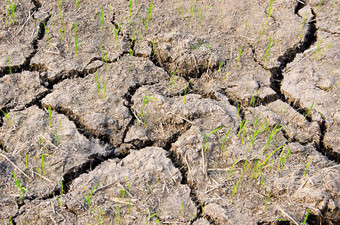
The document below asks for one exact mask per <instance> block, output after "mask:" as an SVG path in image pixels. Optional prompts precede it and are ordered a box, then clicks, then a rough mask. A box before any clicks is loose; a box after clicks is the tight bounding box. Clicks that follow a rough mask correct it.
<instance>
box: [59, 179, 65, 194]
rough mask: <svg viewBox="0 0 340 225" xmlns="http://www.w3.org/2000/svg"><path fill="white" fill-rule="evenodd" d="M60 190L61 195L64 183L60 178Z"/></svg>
mask: <svg viewBox="0 0 340 225" xmlns="http://www.w3.org/2000/svg"><path fill="white" fill-rule="evenodd" d="M60 191H61V195H63V194H64V193H65V192H64V183H63V180H60Z"/></svg>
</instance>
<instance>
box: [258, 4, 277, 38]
mask: <svg viewBox="0 0 340 225" xmlns="http://www.w3.org/2000/svg"><path fill="white" fill-rule="evenodd" d="M273 2H274V0H270V2H269V6H268V11H267V19H266V22H265V23H264V25H263V29H262V31H261V34H260V37H259V40H260V39H261V37H262V35H263V33H264V31H265V30H266V27H267V24H268V21H269V17H270V16H271V15H272V13H273V10H274V9H273Z"/></svg>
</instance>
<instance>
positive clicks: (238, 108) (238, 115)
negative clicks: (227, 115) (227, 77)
mask: <svg viewBox="0 0 340 225" xmlns="http://www.w3.org/2000/svg"><path fill="white" fill-rule="evenodd" d="M236 112H237V119H238V118H239V117H240V112H241V108H240V103H239V102H238V101H236Z"/></svg>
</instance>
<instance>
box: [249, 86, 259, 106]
mask: <svg viewBox="0 0 340 225" xmlns="http://www.w3.org/2000/svg"><path fill="white" fill-rule="evenodd" d="M259 91H260V90H257V91H256V92H255V93H254V94H253V95H252V96H251V99H250V103H249V107H255V95H256V94H257V93H259Z"/></svg>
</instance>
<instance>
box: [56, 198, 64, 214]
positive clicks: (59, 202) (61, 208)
mask: <svg viewBox="0 0 340 225" xmlns="http://www.w3.org/2000/svg"><path fill="white" fill-rule="evenodd" d="M57 201H58V204H59V207H60V212H63V205H62V203H61V201H60V198H57Z"/></svg>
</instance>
